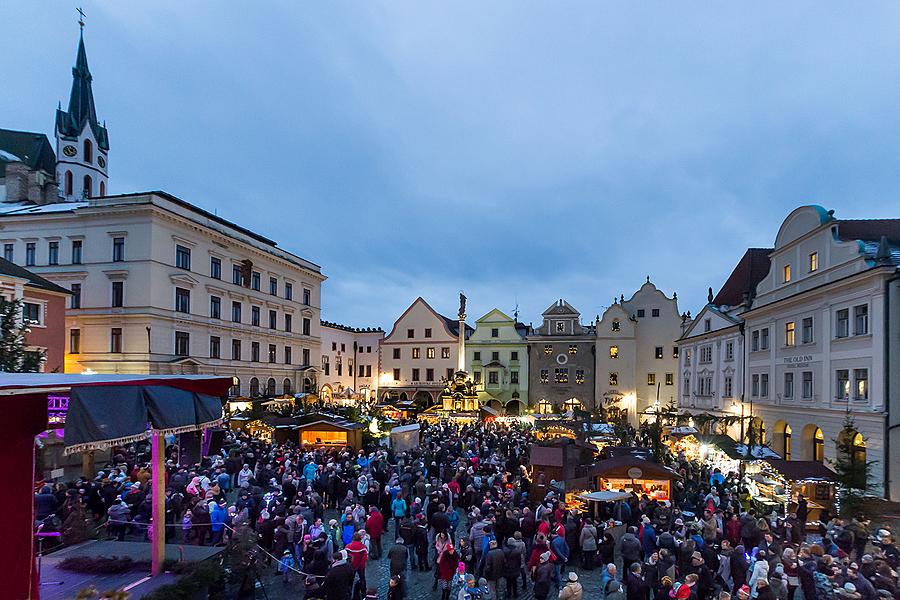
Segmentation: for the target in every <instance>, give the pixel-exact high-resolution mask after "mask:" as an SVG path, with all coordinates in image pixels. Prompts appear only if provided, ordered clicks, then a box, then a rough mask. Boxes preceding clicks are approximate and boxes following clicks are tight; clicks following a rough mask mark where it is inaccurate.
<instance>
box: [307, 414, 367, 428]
mask: <svg viewBox="0 0 900 600" xmlns="http://www.w3.org/2000/svg"><path fill="white" fill-rule="evenodd" d="M296 423H297V425H299V426H300V427H301V428H304V429H305V428H307V427H311V426H312V425H318V424H319V423H327V424H328V425H334V426H335V427H340V428H341V429H362V428H363V427H365V426H364V425H363V424H362V423H356V422H354V421H348V420H346V419H342V418H339V417H337V416H334V415H326V414H322V413H312V414H309V415H303V416H302V417H296Z"/></svg>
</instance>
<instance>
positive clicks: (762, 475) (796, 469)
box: [747, 458, 837, 527]
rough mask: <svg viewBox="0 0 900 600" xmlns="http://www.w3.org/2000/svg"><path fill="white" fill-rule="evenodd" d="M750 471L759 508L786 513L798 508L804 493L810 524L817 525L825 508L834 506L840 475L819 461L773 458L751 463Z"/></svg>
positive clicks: (755, 502)
mask: <svg viewBox="0 0 900 600" xmlns="http://www.w3.org/2000/svg"><path fill="white" fill-rule="evenodd" d="M747 473H748V477H747V479H748V485H749V486H750V487H751V488H752V490H751V496H753V501H754V504H757V506H758V508H761V509H763V510H767V509H771V511H770V512H777V513H780V514H786V513H788V512H791V511H795V510H796V509H797V499H798V496H799V495H802V496H803V497H804V498H806V501H807V511H808V512H807V517H806V521H807V524H810V525H812V526H813V527H816V526H817V525H818V521H819V520H820V517H821V516H822V514H823V511H827V512H829V513H830V512H831V511H833V510H834V500H835V495H836V490H837V483H836V481H835V479H836V475H835V473H834V471H832V470H831V469H829V468H828V467H826V466H825V465H823V464H822V463H820V462H818V461H814V460H780V459H773V458H769V459H765V460H760V461H756V462H755V463H754V464H753V465H751V466H748V470H747Z"/></svg>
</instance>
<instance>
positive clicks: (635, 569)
mask: <svg viewBox="0 0 900 600" xmlns="http://www.w3.org/2000/svg"><path fill="white" fill-rule="evenodd" d="M625 594H626V597H627V598H628V600H647V599H648V598H649V597H650V584H648V583H647V581H646V580H645V579H644V574H643V572H642V570H641V563H639V562H635V563H632V565H631V567H630V568H629V569H628V575H626V576H625Z"/></svg>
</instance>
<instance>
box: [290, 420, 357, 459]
mask: <svg viewBox="0 0 900 600" xmlns="http://www.w3.org/2000/svg"><path fill="white" fill-rule="evenodd" d="M362 430H363V425H362V424H361V423H354V422H352V421H347V420H344V419H340V418H337V417H332V416H324V415H319V414H313V415H309V416H308V417H306V418H305V419H300V422H299V423H298V424H297V427H296V431H297V433H298V437H299V441H300V443H301V444H303V445H306V446H320V447H344V446H349V447H350V448H353V450H354V451H355V450H359V449H360V448H361V447H362Z"/></svg>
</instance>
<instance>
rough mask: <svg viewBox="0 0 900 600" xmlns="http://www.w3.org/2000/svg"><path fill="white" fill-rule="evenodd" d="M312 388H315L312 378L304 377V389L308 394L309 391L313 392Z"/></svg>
mask: <svg viewBox="0 0 900 600" xmlns="http://www.w3.org/2000/svg"><path fill="white" fill-rule="evenodd" d="M312 388H313V383H312V379H310V378H309V377H304V378H303V391H304V392H306V393H307V394H308V393H310V392H312Z"/></svg>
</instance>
